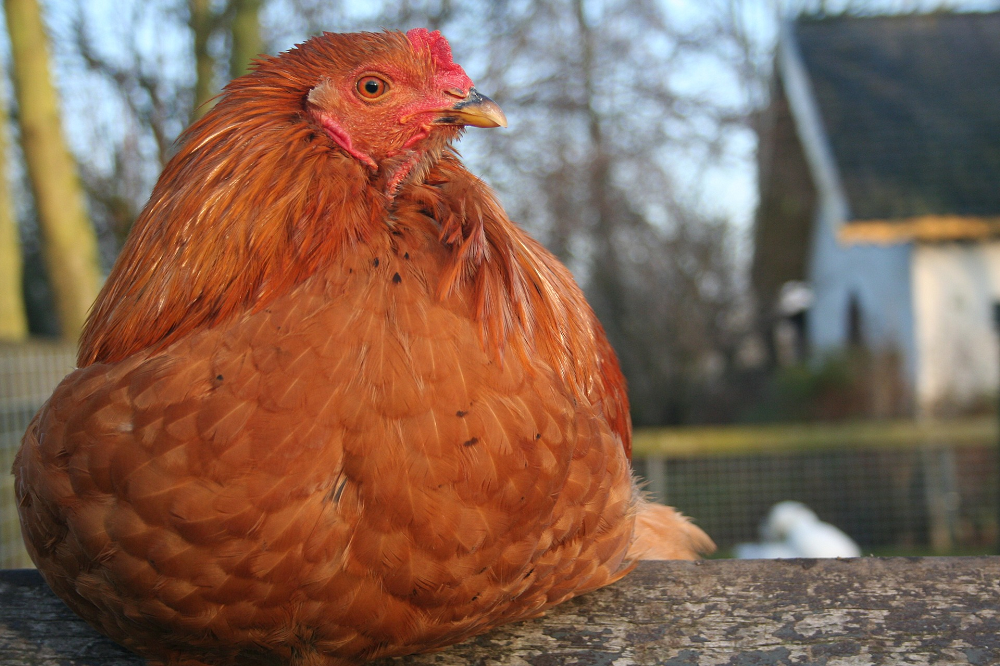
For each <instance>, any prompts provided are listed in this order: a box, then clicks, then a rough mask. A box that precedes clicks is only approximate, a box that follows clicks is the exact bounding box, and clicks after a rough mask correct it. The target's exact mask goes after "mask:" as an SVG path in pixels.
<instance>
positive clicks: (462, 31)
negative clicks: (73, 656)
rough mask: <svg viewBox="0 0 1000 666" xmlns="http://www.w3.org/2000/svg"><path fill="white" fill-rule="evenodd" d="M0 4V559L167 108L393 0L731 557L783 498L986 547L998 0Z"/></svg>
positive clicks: (640, 461)
mask: <svg viewBox="0 0 1000 666" xmlns="http://www.w3.org/2000/svg"><path fill="white" fill-rule="evenodd" d="M4 10H5V11H4V21H5V29H4V30H2V31H0V32H2V35H0V60H2V62H3V66H4V74H5V76H4V77H2V79H0V468H2V470H3V471H2V474H0V567H17V566H30V561H29V560H27V558H26V556H25V555H24V553H23V551H22V549H21V546H20V534H19V528H18V525H17V517H16V510H15V509H14V507H13V505H12V502H13V488H12V477H11V476H10V475H9V474H8V473H7V470H9V469H10V465H11V462H12V459H13V456H14V453H15V452H16V449H17V447H18V445H19V442H20V437H21V435H22V434H23V432H24V429H25V428H26V427H27V424H28V422H29V421H30V419H31V417H32V415H33V414H34V412H35V411H37V409H38V408H39V407H40V406H41V404H42V402H44V400H45V399H46V398H47V397H48V395H49V393H50V392H51V390H52V389H53V388H54V386H55V384H56V383H58V381H59V380H60V379H61V378H62V376H63V375H65V374H66V373H67V372H68V371H70V370H71V369H72V368H73V367H74V358H75V341H76V338H77V336H78V334H79V331H80V327H81V326H82V323H83V320H84V318H85V316H86V312H87V309H88V308H89V306H90V303H91V302H92V301H93V299H94V297H95V296H96V293H97V290H98V289H99V287H100V284H101V280H102V279H103V276H104V275H106V273H107V271H108V270H109V268H110V266H111V264H112V262H113V261H114V258H115V255H116V254H117V251H118V249H119V248H120V247H121V244H122V242H123V241H124V238H125V237H126V235H127V234H128V231H129V228H130V226H131V224H132V221H133V220H134V219H135V218H136V217H137V215H138V214H139V211H140V210H141V209H142V206H143V205H144V203H145V200H146V198H147V197H148V195H149V192H150V191H151V189H152V186H153V184H154V182H155V180H156V177H157V175H158V173H159V171H160V169H161V168H162V166H163V165H164V164H165V162H166V161H167V160H168V159H169V158H170V156H171V155H172V152H173V150H174V142H175V140H176V138H177V137H178V135H179V134H180V133H181V132H182V131H183V129H184V128H185V127H186V126H187V125H188V124H189V123H190V122H191V121H192V120H194V119H196V118H197V117H198V116H199V115H200V114H202V113H204V112H205V111H206V110H207V109H209V108H210V107H211V104H212V98H213V97H214V96H215V95H216V94H217V93H218V92H219V90H220V89H221V87H222V86H224V85H225V83H226V82H227V81H228V80H229V79H230V78H232V77H235V76H239V75H241V74H242V73H244V72H245V71H246V70H247V67H248V66H249V65H250V62H251V61H252V59H253V58H254V57H255V56H256V55H257V54H258V53H277V52H280V51H282V50H285V49H287V48H290V47H291V46H292V45H294V44H295V43H297V42H300V41H302V40H304V39H307V38H308V37H309V36H311V35H313V34H317V33H319V32H321V31H324V30H326V31H337V32H340V31H353V30H378V29H381V28H391V29H402V30H406V29H409V28H412V27H417V26H426V27H429V28H432V29H440V30H442V32H443V33H444V34H445V36H446V37H447V38H448V39H449V41H450V42H451V44H452V48H453V51H454V54H455V60H456V62H459V63H460V64H462V65H463V66H464V68H465V69H466V71H467V72H468V73H469V75H470V76H471V77H472V78H473V80H474V81H475V82H476V85H477V88H479V89H480V90H482V91H483V92H484V93H486V94H488V95H489V96H490V97H492V98H494V99H495V100H496V101H497V102H499V103H500V105H501V106H502V107H503V109H504V111H505V112H506V114H507V117H508V119H509V121H510V129H508V130H504V131H500V130H497V131H492V132H476V131H473V132H470V133H469V134H468V135H467V136H466V138H464V139H463V140H462V142H461V144H460V146H459V147H460V150H461V151H462V153H463V155H464V156H465V158H466V161H467V162H468V163H469V165H470V167H471V169H472V171H473V172H474V173H478V174H480V175H482V176H483V177H484V178H485V180H486V181H487V182H489V183H490V184H491V185H492V186H493V187H494V188H495V189H496V190H497V191H498V192H499V195H500V198H501V200H502V201H503V202H504V205H505V207H506V209H507V211H508V213H509V214H510V216H511V217H512V219H514V220H515V221H518V222H519V223H520V224H521V225H522V226H524V227H525V228H527V229H528V230H529V231H530V232H531V233H533V234H534V235H536V236H537V237H538V238H539V239H540V240H542V241H543V242H544V243H545V244H546V246H547V247H548V248H549V249H550V250H552V251H553V252H554V253H555V254H556V255H558V256H559V257H560V258H561V259H562V260H563V261H564V262H565V263H566V264H567V265H568V266H569V267H570V268H571V269H572V271H573V273H574V274H575V276H576V278H577V280H578V281H579V282H580V284H581V285H582V286H583V287H584V289H585V291H586V293H587V296H588V298H589V300H590V302H591V304H592V305H593V307H594V309H595V310H596V312H597V314H598V316H599V317H600V319H601V321H602V323H603V324H604V326H605V328H606V330H607V332H608V335H609V337H610V339H611V341H612V343H613V344H614V346H615V349H616V350H617V352H618V354H619V357H620V359H621V362H622V366H623V369H624V371H625V374H626V377H627V379H628V382H629V389H630V397H631V400H632V409H633V412H632V418H633V422H634V425H635V428H636V434H635V443H634V455H635V467H636V470H637V473H638V474H640V475H641V476H643V478H644V479H645V480H646V482H647V490H648V491H649V492H650V494H652V495H653V496H655V497H657V498H658V499H660V500H663V501H666V502H668V503H670V504H672V505H674V506H677V507H678V508H680V509H681V510H682V511H684V512H685V513H687V514H688V515H691V516H693V517H694V518H695V520H696V521H697V522H698V523H699V524H700V525H702V526H703V527H704V528H705V529H706V530H707V531H708V532H709V533H710V534H711V535H712V536H713V537H714V538H715V540H716V541H717V543H718V544H719V546H720V555H721V556H730V555H732V554H733V553H734V547H735V546H736V545H737V544H740V543H745V542H751V541H755V540H757V539H758V538H760V535H759V528H760V525H761V522H762V521H763V520H764V519H765V516H766V515H767V513H768V510H769V508H770V507H771V506H772V505H774V504H776V503H778V502H781V501H785V500H796V501H799V502H802V503H804V504H806V505H808V506H809V507H811V509H812V510H813V511H814V512H815V514H816V515H817V516H818V517H819V518H820V519H822V520H823V521H827V522H829V523H832V524H833V525H836V526H837V527H838V528H839V529H840V530H842V531H843V532H844V533H846V535H848V536H849V537H850V538H851V539H853V540H854V541H855V542H856V543H857V544H858V545H859V546H860V549H861V552H862V553H863V554H866V555H867V554H878V555H888V554H928V553H936V554H971V553H988V552H996V551H997V547H998V541H1000V529H998V507H1000V493H998V483H997V479H998V468H1000V461H998V459H997V449H998V439H1000V434H998V428H997V408H996V407H997V403H998V400H1000V394H998V387H1000V339H998V335H997V326H998V323H1000V240H998V239H1000V13H998V11H1000V1H998V0H989V1H987V0H954V1H951V2H941V1H919V0H912V1H904V0H897V1H888V0H886V1H879V0H844V1H841V2H834V1H830V2H827V1H826V0H539V1H537V2H527V1H516V0H512V1H510V2H502V1H493V2H491V1H488V0H437V1H432V0H428V1H420V0H408V1H407V0H404V1H402V2H378V1H370V2H358V1H347V0H339V1H338V0H322V1H320V0H121V1H115V2H112V1H111V0H105V1H102V0H4ZM765 536H766V537H767V538H769V539H771V540H777V539H779V538H780V536H775V534H774V531H773V530H770V531H768V532H767V533H766V534H765Z"/></svg>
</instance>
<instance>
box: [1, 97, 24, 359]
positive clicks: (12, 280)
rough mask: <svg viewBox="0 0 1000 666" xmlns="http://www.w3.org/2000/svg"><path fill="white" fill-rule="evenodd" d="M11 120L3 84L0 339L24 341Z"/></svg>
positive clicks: (22, 296) (22, 295) (22, 297)
mask: <svg viewBox="0 0 1000 666" xmlns="http://www.w3.org/2000/svg"><path fill="white" fill-rule="evenodd" d="M8 121H9V119H8V118H7V95H6V94H5V91H4V90H3V86H0V340H23V339H24V338H26V337H28V318H27V316H26V314H25V310H24V293H23V289H22V285H21V243H20V239H19V236H18V233H17V220H16V219H14V207H13V205H12V204H11V199H10V182H9V181H8V180H7V177H8V174H7V155H8V153H9V149H10V137H9V134H8V131H7V123H8Z"/></svg>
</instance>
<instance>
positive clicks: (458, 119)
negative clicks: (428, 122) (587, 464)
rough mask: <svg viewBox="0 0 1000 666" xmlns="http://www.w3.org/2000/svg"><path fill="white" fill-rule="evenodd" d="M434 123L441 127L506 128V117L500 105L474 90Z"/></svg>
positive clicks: (444, 112)
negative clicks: (441, 125)
mask: <svg viewBox="0 0 1000 666" xmlns="http://www.w3.org/2000/svg"><path fill="white" fill-rule="evenodd" d="M435 122H437V123H440V124H443V125H467V126H471V127H507V116H505V115H504V114H503V110H502V109H501V108H500V105H499V104H497V103H496V102H494V101H493V100H491V99H490V98H489V97H487V96H486V95H483V94H482V93H480V92H479V91H478V90H476V89H475V88H471V89H470V90H469V95H468V96H467V97H466V98H465V99H463V100H461V101H459V102H458V103H457V104H455V106H453V107H451V108H449V109H445V110H443V111H442V112H441V117H439V118H438V119H437V120H436V121H435Z"/></svg>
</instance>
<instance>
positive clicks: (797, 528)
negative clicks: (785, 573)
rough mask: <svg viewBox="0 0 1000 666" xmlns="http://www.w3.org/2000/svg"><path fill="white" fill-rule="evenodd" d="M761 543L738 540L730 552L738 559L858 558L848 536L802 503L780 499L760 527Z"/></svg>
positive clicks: (858, 549) (856, 545)
mask: <svg viewBox="0 0 1000 666" xmlns="http://www.w3.org/2000/svg"><path fill="white" fill-rule="evenodd" d="M760 535H761V537H762V539H763V542H762V543H741V544H737V545H736V546H735V548H734V549H733V550H734V554H735V555H736V557H738V558H739V559H742V560H759V559H775V558H791V557H861V549H860V548H859V547H858V544H856V543H854V540H853V539H851V537H849V536H847V535H846V534H844V533H843V532H842V531H840V530H839V529H838V528H836V527H834V526H833V525H831V524H830V523H824V522H823V521H821V520H820V519H819V517H818V516H817V515H816V514H815V513H814V512H813V510H812V509H810V508H809V507H807V506H806V505H805V504H803V503H802V502H793V501H784V502H778V503H777V504H775V505H774V506H772V507H771V510H770V511H769V512H768V514H767V518H766V519H765V520H764V522H763V523H762V524H761V526H760Z"/></svg>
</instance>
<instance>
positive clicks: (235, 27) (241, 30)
mask: <svg viewBox="0 0 1000 666" xmlns="http://www.w3.org/2000/svg"><path fill="white" fill-rule="evenodd" d="M232 3H233V19H232V20H233V23H232V26H231V28H230V32H231V34H232V38H233V49H232V51H231V52H230V54H229V78H231V79H235V78H236V77H237V76H243V75H244V74H246V73H247V71H249V66H250V63H251V62H253V59H254V58H256V57H257V56H259V55H260V54H261V53H263V52H264V40H262V39H261V36H260V6H261V0H232Z"/></svg>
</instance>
